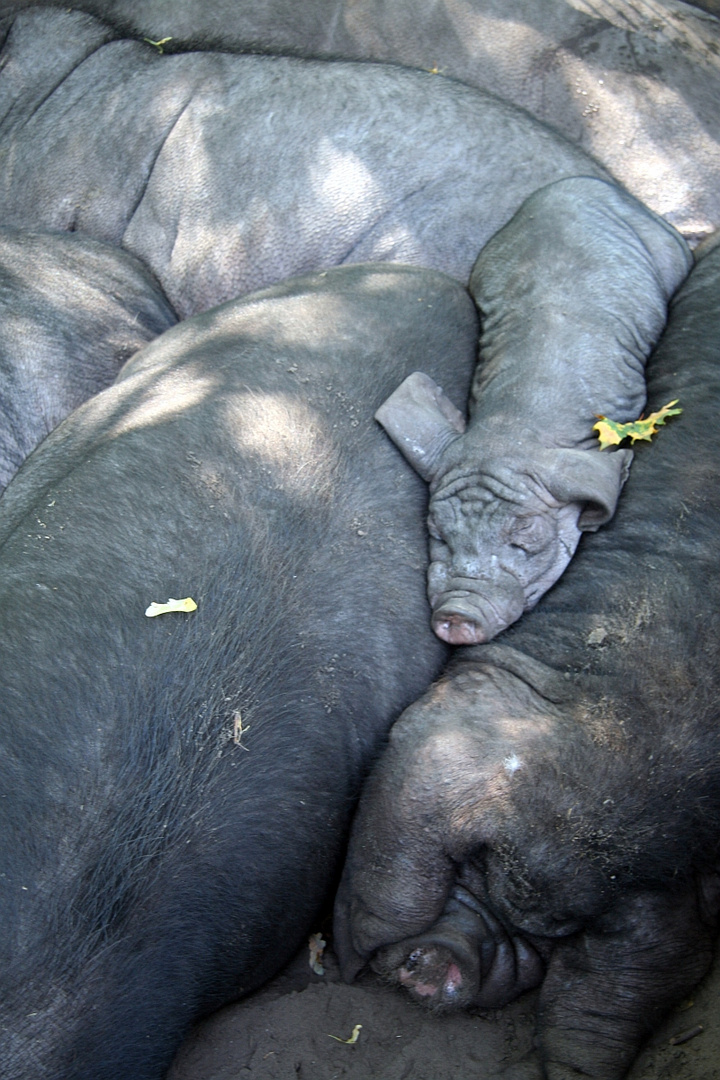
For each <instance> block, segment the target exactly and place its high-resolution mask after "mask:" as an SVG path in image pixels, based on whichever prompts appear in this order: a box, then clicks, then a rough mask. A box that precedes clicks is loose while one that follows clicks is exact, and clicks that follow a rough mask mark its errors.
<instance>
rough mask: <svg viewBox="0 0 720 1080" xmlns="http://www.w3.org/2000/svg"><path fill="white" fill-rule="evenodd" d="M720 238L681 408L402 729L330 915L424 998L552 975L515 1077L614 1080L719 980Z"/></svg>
mask: <svg viewBox="0 0 720 1080" xmlns="http://www.w3.org/2000/svg"><path fill="white" fill-rule="evenodd" d="M719 299H720V246H716V247H714V248H713V249H712V250H710V251H708V252H707V253H706V254H704V256H703V258H702V259H701V261H699V262H698V264H697V266H696V267H695V269H694V270H693V271H692V273H691V274H690V277H689V278H688V281H687V282H686V284H685V285H684V286H683V288H682V289H681V290H680V292H679V293H678V295H677V297H676V298H675V299H674V300H673V302H672V305H671V310H670V316H669V321H668V327H667V330H666V331H665V334H664V335H663V338H662V340H661V342H660V344H659V345H658V347H657V349H656V351H655V353H654V355H653V357H652V358H651V361H650V365H649V368H648V374H649V382H648V386H649V393H650V400H651V402H652V405H653V408H654V407H656V406H658V405H661V404H662V403H664V402H666V401H667V400H668V399H669V398H672V397H679V399H680V402H681V405H682V407H683V410H684V411H683V413H682V416H680V417H677V418H675V419H673V421H672V422H671V423H670V424H669V425H668V426H667V427H665V428H663V429H662V430H661V432H659V433H658V435H657V436H656V438H655V440H654V441H653V443H651V444H641V445H639V446H638V449H637V450H636V452H635V455H636V456H635V463H634V465H633V469H632V472H631V474H630V477H629V479H628V482H627V487H626V491H625V493H624V494H623V498H622V500H621V501H620V505H619V507H618V511H617V514H616V515H615V517H614V519H613V520H612V521H611V522H610V523H609V524H608V526H607V528H605V529H601V530H600V531H599V532H597V533H595V534H593V535H591V536H588V537H586V538H585V540H584V542H583V546H582V550H581V551H580V552H579V553H578V556H577V558H576V559H574V560H573V562H572V564H571V566H570V567H569V569H568V571H567V572H566V573H565V574H564V575H563V578H562V580H561V581H560V582H559V583H558V585H557V586H556V588H555V589H553V591H552V592H550V593H548V595H547V596H546V597H545V598H544V599H543V602H542V604H539V605H538V607H537V608H536V609H535V610H534V611H533V612H531V613H530V614H529V615H528V616H527V617H526V618H524V619H522V620H521V621H520V622H519V623H516V624H515V626H513V627H511V628H510V629H509V630H508V631H507V633H506V634H505V635H504V636H503V638H502V639H501V640H499V641H497V642H491V643H490V644H487V645H479V646H474V647H471V648H469V649H462V650H458V651H457V652H456V654H455V659H454V660H453V662H452V664H451V666H450V667H449V669H448V670H447V672H446V675H445V677H444V678H443V679H442V680H441V681H440V682H438V683H437V684H436V685H435V686H434V687H433V688H431V690H430V691H429V692H428V693H427V694H426V695H425V696H424V697H422V698H421V699H420V700H419V701H418V702H416V703H415V704H414V705H412V706H411V707H410V708H409V709H407V710H406V712H405V713H404V714H403V716H402V717H401V718H400V720H399V721H398V722H397V723H396V724H395V725H394V727H393V729H392V731H391V735H390V743H389V747H388V749H387V750H386V752H385V754H384V756H383V757H382V758H381V759H380V762H379V763H378V766H377V767H376V769H375V771H374V772H373V773H372V774H371V776H370V778H369V780H368V782H367V784H366V785H365V788H364V791H363V796H362V799H361V802H360V808H359V811H358V816H357V818H356V821H355V825H354V828H353V835H352V839H351V843H350V849H349V854H348V859H347V863H346V867H345V872H344V876H343V882H342V885H341V888H340V892H339V895H338V900H337V904H336V919H335V944H336V948H337V949H338V950H339V954H340V959H341V964H342V967H343V970H344V973H345V975H346V976H347V977H351V976H352V975H353V973H354V972H355V971H357V970H358V969H359V968H360V967H361V966H362V965H363V964H364V963H365V962H367V961H368V960H372V965H373V967H374V968H375V969H376V970H377V971H379V972H381V973H383V974H384V975H386V976H388V977H390V978H391V979H393V980H394V981H396V982H398V983H399V984H400V985H404V986H405V987H406V988H407V989H408V990H409V991H410V992H411V993H412V994H413V995H414V996H415V997H416V998H417V999H418V1000H420V1001H424V1002H426V1003H427V1004H429V1005H430V1006H431V1007H436V1008H451V1007H454V1006H458V1005H480V1006H482V1007H485V1008H488V1007H493V1006H496V1005H502V1004H503V1003H504V1002H506V1001H508V1000H510V999H511V998H512V997H514V996H516V995H517V994H518V993H520V992H521V991H522V990H523V989H525V988H526V987H527V986H531V985H534V984H537V983H538V982H541V989H540V994H539V1005H538V1038H537V1052H536V1053H532V1054H531V1055H530V1056H529V1057H528V1058H527V1059H526V1060H523V1061H522V1062H519V1063H515V1064H514V1065H513V1066H512V1067H511V1068H510V1069H509V1070H508V1071H507V1072H506V1073H503V1074H502V1075H503V1076H508V1077H512V1078H513V1080H516V1078H519V1077H523V1078H524V1080H528V1078H530V1077H536V1078H537V1077H539V1076H541V1075H542V1076H543V1077H546V1078H548V1080H577V1077H578V1076H583V1077H588V1078H592V1080H620V1078H621V1077H623V1076H624V1075H625V1073H626V1071H627V1069H628V1068H629V1067H630V1064H631V1062H632V1061H633V1058H634V1057H635V1055H636V1054H637V1052H638V1049H639V1047H640V1045H641V1044H642V1041H643V1039H644V1038H645V1037H646V1036H647V1034H648V1033H649V1032H650V1031H651V1030H652V1028H653V1027H654V1026H655V1024H656V1023H657V1022H658V1021H659V1020H660V1018H661V1017H662V1015H663V1013H664V1012H665V1011H666V1010H668V1009H670V1008H672V1007H673V1006H674V1005H676V1004H677V1003H678V1002H680V1001H681V1000H682V999H683V998H684V997H685V996H686V995H687V994H688V993H689V992H690V990H691V988H692V986H693V985H694V983H696V982H697V981H698V980H699V979H700V978H701V977H702V975H703V974H704V972H705V971H706V970H707V968H708V966H709V964H710V960H711V956H712V930H713V927H714V924H715V920H716V917H717V912H718V906H719V897H720V890H719V888H718V874H717V871H718V867H719V865H720V860H719V858H718V836H719V835H720V724H719V723H718V704H717V703H718V698H719V695H720V666H719V665H718V655H719V654H720V617H719V615H718V613H719V612H720V573H719V572H718V534H719V532H720V472H719V471H718V467H717V461H718V449H717V447H718V427H717V411H718V403H720V303H719Z"/></svg>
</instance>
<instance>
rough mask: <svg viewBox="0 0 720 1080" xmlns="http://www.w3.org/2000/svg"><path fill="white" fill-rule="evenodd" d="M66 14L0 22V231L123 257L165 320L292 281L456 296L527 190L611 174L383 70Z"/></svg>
mask: <svg viewBox="0 0 720 1080" xmlns="http://www.w3.org/2000/svg"><path fill="white" fill-rule="evenodd" d="M114 36H115V35H114V32H113V31H112V30H110V29H109V28H108V27H106V26H105V25H104V24H102V23H100V22H99V21H97V20H96V19H93V18H91V17H90V16H87V15H84V14H82V13H78V12H71V13H68V12H66V11H60V10H57V9H42V8H35V9H32V10H29V11H26V12H22V13H20V14H18V15H16V16H15V17H14V19H11V18H9V19H7V20H6V23H5V40H4V47H3V50H2V62H3V71H2V77H0V206H1V207H2V209H1V210H0V224H4V225H9V226H12V227H18V228H25V229H38V228H42V229H57V230H67V231H72V230H76V229H77V230H79V231H82V232H84V233H86V234H87V235H89V236H91V237H94V238H95V239H98V240H103V241H105V242H108V243H114V244H118V245H122V247H124V248H125V249H126V250H127V251H129V252H131V253H132V254H134V255H135V256H137V257H138V258H140V259H141V260H142V261H143V262H144V263H145V264H146V266H148V267H149V269H150V270H151V271H152V272H153V273H154V274H155V276H156V277H157V279H158V281H159V282H160V284H161V286H162V288H163V289H164V291H165V293H166V295H167V297H168V299H169V300H170V302H171V304H172V305H173V307H174V309H175V310H176V311H177V313H178V315H179V316H180V317H181V318H185V317H187V316H189V315H192V314H195V313H197V312H199V311H202V310H206V309H208V308H210V307H212V306H213V305H215V304H218V303H221V302H223V301H226V300H229V299H233V298H235V297H236V296H239V295H241V294H243V293H246V292H249V291H251V290H252V289H256V288H262V287H264V286H266V285H269V284H272V283H273V282H275V281H278V280H281V279H283V278H286V277H288V276H289V275H292V274H297V273H307V272H310V271H312V270H318V269H323V268H325V267H328V266H331V265H334V264H338V263H347V262H362V261H366V260H367V261H374V262H404V263H410V264H414V265H422V266H429V267H432V268H434V269H438V270H443V271H444V272H446V273H449V274H451V275H453V276H454V277H456V278H458V279H459V280H460V281H462V282H463V283H464V284H465V283H466V282H467V280H468V278H469V275H470V271H471V269H472V266H473V263H474V261H475V259H476V257H477V254H478V252H479V251H480V249H481V248H482V247H483V245H484V244H485V242H486V241H487V240H488V239H489V238H490V237H491V236H492V235H493V234H494V233H495V232H496V231H497V230H498V229H499V228H500V227H501V226H502V225H503V224H505V222H506V221H507V220H508V219H509V218H510V217H511V216H512V214H513V213H514V212H515V211H516V210H517V208H518V207H519V206H520V205H521V203H522V202H523V201H524V199H525V198H526V197H527V196H528V195H530V194H531V193H532V192H533V191H535V190H536V189H537V188H539V187H542V186H543V185H544V184H548V183H551V182H552V181H553V180H557V179H560V178H562V177H564V176H573V175H588V176H606V175H607V174H605V173H604V171H603V170H602V169H601V168H600V166H598V165H596V164H595V163H594V162H593V161H592V159H591V158H589V157H588V156H587V155H585V154H584V153H582V151H580V150H578V149H576V148H575V147H573V146H571V145H570V144H569V143H567V142H565V140H564V139H562V138H561V137H560V136H558V135H555V134H554V133H553V132H552V131H550V130H549V129H548V128H545V127H543V126H542V125H540V124H538V123H537V121H534V120H533V119H532V118H531V117H529V116H528V115H527V114H525V113H523V112H522V111H520V110H517V109H515V108H513V107H512V106H508V105H505V104H504V103H503V102H500V101H498V100H497V99H495V98H493V97H491V96H489V95H487V94H482V93H480V92H479V91H476V90H472V89H470V88H469V87H466V86H462V85H461V84H459V83H455V82H453V81H450V80H444V79H437V78H435V77H433V76H432V75H430V74H428V73H421V72H413V71H406V70H403V69H401V68H393V67H389V66H387V67H386V66H382V65H367V64H355V63H341V62H338V63H327V62H322V61H304V60H298V59H292V58H288V57H268V56H249V55H248V56H238V55H231V54H227V53H202V52H188V53H180V54H176V55H164V54H163V55H160V54H159V53H158V51H157V49H154V48H153V47H152V46H151V45H148V44H145V43H143V42H140V41H131V40H114Z"/></svg>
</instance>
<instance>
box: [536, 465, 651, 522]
mask: <svg viewBox="0 0 720 1080" xmlns="http://www.w3.org/2000/svg"><path fill="white" fill-rule="evenodd" d="M549 455H552V456H551V459H550V462H549V464H550V468H549V471H548V473H547V474H546V475H545V476H543V478H542V479H543V483H544V484H545V487H546V488H547V489H548V491H549V492H550V494H551V495H553V496H554V497H555V498H556V499H559V500H560V502H563V503H571V502H579V503H585V507H584V509H583V511H582V513H581V514H580V517H579V518H578V528H580V529H584V530H585V531H586V532H594V531H595V530H596V529H598V528H599V527H600V526H601V525H604V524H605V522H606V521H609V520H610V518H611V517H612V516H613V514H614V513H615V507H616V505H617V501H618V498H619V496H620V491H621V490H622V486H623V484H624V483H625V481H626V480H627V478H628V473H629V472H630V463H631V462H632V459H633V454H632V450H614V451H613V452H612V453H609V454H607V453H605V452H604V451H602V450H552V451H549Z"/></svg>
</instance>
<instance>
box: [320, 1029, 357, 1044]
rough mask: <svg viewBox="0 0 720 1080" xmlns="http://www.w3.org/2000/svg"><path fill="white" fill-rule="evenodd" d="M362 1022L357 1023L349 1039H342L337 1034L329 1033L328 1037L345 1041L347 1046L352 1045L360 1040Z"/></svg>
mask: <svg viewBox="0 0 720 1080" xmlns="http://www.w3.org/2000/svg"><path fill="white" fill-rule="evenodd" d="M361 1027H362V1024H356V1025H355V1027H354V1028H353V1030H352V1035H351V1036H350V1038H349V1039H340V1038H338V1036H337V1035H328V1039H334V1040H335V1042H341V1043H345V1044H346V1045H347V1046H352V1045H353V1043H356V1042H357V1041H358V1035H359V1034H360V1028H361Z"/></svg>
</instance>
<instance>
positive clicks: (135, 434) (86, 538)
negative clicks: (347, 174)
mask: <svg viewBox="0 0 720 1080" xmlns="http://www.w3.org/2000/svg"><path fill="white" fill-rule="evenodd" d="M476 334H477V321H476V317H475V312H474V309H473V305H472V302H471V300H470V298H469V296H468V295H467V293H466V292H465V291H464V290H463V289H461V288H460V287H459V286H458V285H457V284H456V283H454V282H452V281H451V280H450V279H448V278H446V277H444V276H443V275H438V274H434V273H431V272H426V271H417V270H413V269H408V268H404V269H401V268H398V267H384V268H372V267H347V268H338V269H337V270H335V271H328V273H327V274H323V275H319V276H313V277H310V278H307V279H302V280H300V281H295V282H291V283H288V284H287V285H284V286H278V287H276V288H274V289H272V290H269V291H267V292H265V293H263V294H260V295H259V296H257V297H256V298H250V299H248V300H247V302H238V303H233V304H229V305H226V306H225V307H223V308H219V309H215V310H213V311H211V312H208V313H207V314H205V315H203V316H199V317H198V318H197V319H193V320H188V321H186V322H184V323H182V324H180V325H179V326H177V327H174V328H172V329H171V330H169V331H168V332H167V333H165V334H163V335H162V336H161V337H160V338H158V339H157V340H156V341H155V342H153V343H152V344H150V345H149V346H147V347H146V348H145V349H143V350H141V351H140V352H139V353H137V354H136V355H135V356H134V357H133V358H132V359H131V360H130V361H129V362H128V364H126V365H125V367H124V368H123V370H122V372H121V375H120V377H119V379H118V381H117V382H116V383H115V384H114V385H113V386H111V387H110V388H109V389H107V390H105V391H103V392H102V393H100V394H98V395H97V396H96V397H94V398H92V399H91V400H90V401H89V402H87V403H86V404H85V405H84V406H82V407H81V408H80V409H78V410H76V411H75V412H74V413H73V414H72V415H71V416H70V417H69V418H68V419H67V420H66V421H65V422H64V423H62V424H61V425H60V426H59V427H58V428H57V429H56V430H55V431H54V432H53V433H52V434H51V435H50V436H49V437H48V438H47V439H46V440H45V441H44V442H43V443H42V444H41V446H40V447H39V448H38V449H37V450H36V451H35V452H34V453H33V454H32V455H31V456H30V457H29V458H28V459H27V461H26V462H25V464H24V465H23V467H22V468H21V470H20V471H19V473H18V474H17V476H16V477H15V478H14V480H13V481H12V483H11V484H10V485H9V486H8V488H7V489H6V491H5V494H4V495H3V499H2V501H1V502H0V596H1V602H0V671H1V672H2V690H1V692H0V740H1V745H2V753H1V754H0V794H1V796H2V797H1V798H0V815H1V819H0V820H1V826H2V827H1V828H0V874H1V875H2V878H1V880H2V882H3V885H2V889H0V1061H2V1073H3V1076H4V1077H5V1078H6V1080H81V1078H82V1080H125V1078H127V1080H160V1077H162V1076H163V1075H164V1073H165V1070H166V1069H167V1067H168V1066H169V1063H170V1060H171V1059H172V1056H173V1053H174V1052H175V1050H176V1049H177V1047H178V1045H179V1043H180V1041H181V1039H182V1038H183V1036H184V1034H185V1033H186V1032H187V1029H188V1027H189V1025H190V1024H191V1023H192V1021H193V1020H195V1019H196V1018H197V1017H198V1016H199V1015H201V1014H203V1013H204V1012H207V1011H210V1010H212V1009H214V1008H217V1007H218V1006H220V1005H221V1004H222V1003H223V1002H225V1001H228V1000H230V999H232V998H235V997H238V996H239V995H241V994H243V993H247V992H249V991H250V990H252V989H253V988H254V987H257V986H258V985H260V984H261V983H262V982H263V981H264V980H265V979H266V978H268V977H269V976H270V975H271V974H272V973H273V972H274V971H276V970H277V969H278V968H279V967H280V966H281V965H282V964H283V963H284V962H286V961H287V960H288V959H289V958H290V957H291V956H292V955H293V954H294V952H295V951H296V950H297V948H298V947H299V946H300V944H301V942H302V940H303V937H304V936H305V935H306V934H307V933H309V931H310V930H311V929H313V926H312V923H313V920H314V919H316V918H317V916H318V913H319V911H320V909H321V906H322V905H323V903H324V902H326V899H327V896H328V893H329V891H330V890H331V888H332V886H333V883H334V879H335V875H336V873H337V871H338V861H339V858H340V855H341V851H342V847H343V841H344V835H345V831H346V826H347V820H348V816H349V813H350V809H351V806H352V803H353V800H354V798H355V796H356V794H357V791H358V788H359V785H360V782H361V780H362V777H363V774H364V771H365V769H366V767H367V764H368V761H369V759H370V757H371V756H372V755H373V754H374V753H375V752H376V748H377V745H378V742H379V740H380V739H381V738H382V737H383V736H384V734H385V733H386V731H387V729H388V727H389V725H390V723H391V721H392V719H393V718H394V716H395V715H396V714H397V713H398V712H399V711H400V710H401V709H402V708H403V707H404V706H405V705H407V704H408V703H409V702H410V701H411V700H412V699H413V698H415V697H417V695H418V694H419V693H420V692H421V691H422V689H423V687H424V686H425V685H427V682H428V681H429V679H431V678H432V677H433V676H434V675H435V674H436V673H437V672H438V670H439V669H440V667H441V665H442V662H443V660H444V657H445V647H444V646H443V645H442V643H441V642H439V641H438V640H437V639H436V638H435V637H434V635H433V634H432V632H431V630H430V628H429V625H428V619H427V607H426V600H425V596H424V576H425V570H426V554H425V553H426V541H425V528H424V523H423V511H424V506H425V499H426V496H425V492H424V490H423V485H422V483H421V481H420V480H419V479H418V477H417V476H415V474H414V473H413V472H412V470H411V469H410V468H409V467H408V466H407V465H406V464H405V463H404V462H403V461H402V460H401V459H400V458H399V456H398V455H397V454H396V452H395V451H394V449H393V448H392V447H391V446H390V445H389V444H388V442H387V440H386V439H385V437H384V436H383V434H382V432H381V431H380V430H379V429H378V427H377V425H376V424H375V422H374V420H373V418H372V414H373V409H374V408H375V407H377V405H378V404H379V403H380V401H381V400H382V398H383V397H384V396H385V395H386V394H387V393H388V392H389V391H390V389H391V388H392V386H393V385H394V384H395V383H396V382H397V380H398V378H400V377H402V376H403V375H404V374H407V373H408V372H409V371H410V370H411V368H412V365H413V364H414V363H416V362H417V357H418V355H422V356H423V357H424V360H425V361H426V362H427V363H428V364H429V365H430V366H431V369H432V370H433V372H434V374H435V375H436V376H437V377H438V378H441V379H443V380H449V384H450V385H452V386H454V392H455V393H457V394H458V396H459V398H460V400H462V397H463V396H464V395H465V394H466V393H467V391H468V387H469V382H470V378H471V374H472V368H473V364H474V355H475V340H476ZM169 597H174V598H178V599H182V598H186V597H191V598H192V599H193V600H194V601H195V603H196V604H197V609H196V610H195V611H194V612H192V613H187V612H175V613H168V614H164V615H160V616H158V617H155V618H148V617H146V616H145V611H146V609H147V608H148V607H149V606H150V605H151V603H152V602H158V603H164V602H166V601H167V600H168V598H169ZM315 929H316V927H315Z"/></svg>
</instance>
